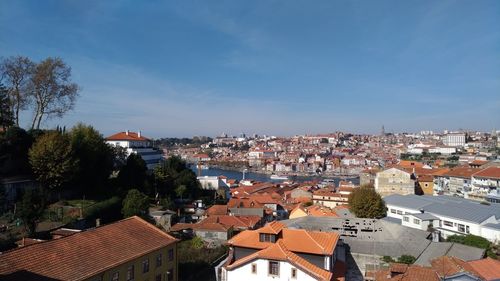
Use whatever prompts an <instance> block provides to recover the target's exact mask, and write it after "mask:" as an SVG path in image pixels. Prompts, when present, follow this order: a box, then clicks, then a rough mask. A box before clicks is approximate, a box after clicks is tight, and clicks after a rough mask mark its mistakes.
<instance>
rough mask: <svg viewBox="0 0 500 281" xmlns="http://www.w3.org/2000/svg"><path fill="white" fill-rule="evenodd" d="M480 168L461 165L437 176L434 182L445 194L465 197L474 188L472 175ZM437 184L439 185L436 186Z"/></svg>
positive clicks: (438, 189)
mask: <svg viewBox="0 0 500 281" xmlns="http://www.w3.org/2000/svg"><path fill="white" fill-rule="evenodd" d="M479 171H480V169H477V168H470V167H468V166H460V167H456V168H454V169H451V170H449V171H448V172H446V173H444V174H442V175H441V176H437V179H436V181H435V182H434V185H435V187H436V188H435V189H437V191H438V192H439V193H441V192H442V193H443V194H445V195H454V196H460V197H464V196H465V194H467V193H469V191H471V189H472V185H471V183H472V175H473V174H475V173H477V172H479ZM436 184H437V186H436Z"/></svg>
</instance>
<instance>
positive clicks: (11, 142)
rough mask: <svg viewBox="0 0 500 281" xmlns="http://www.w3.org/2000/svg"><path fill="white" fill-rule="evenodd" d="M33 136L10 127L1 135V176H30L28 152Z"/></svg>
mask: <svg viewBox="0 0 500 281" xmlns="http://www.w3.org/2000/svg"><path fill="white" fill-rule="evenodd" d="M32 144H33V136H32V135H31V134H29V133H28V132H26V131H25V130H23V129H21V128H18V127H10V128H9V129H7V131H6V132H5V134H3V135H0V175H3V176H11V175H29V174H31V166H30V163H29V159H28V151H29V149H30V147H31V145H32Z"/></svg>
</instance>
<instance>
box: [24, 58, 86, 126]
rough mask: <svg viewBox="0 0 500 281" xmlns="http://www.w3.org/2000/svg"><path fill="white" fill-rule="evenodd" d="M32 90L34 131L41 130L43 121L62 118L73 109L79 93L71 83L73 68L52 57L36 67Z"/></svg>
mask: <svg viewBox="0 0 500 281" xmlns="http://www.w3.org/2000/svg"><path fill="white" fill-rule="evenodd" d="M30 88H31V94H32V96H33V99H34V116H33V122H32V124H31V128H32V129H34V128H36V129H39V128H40V124H41V122H42V120H43V119H49V118H52V117H62V116H63V115H64V113H66V112H67V111H69V110H71V109H73V107H74V105H75V100H76V98H77V97H78V91H79V87H78V85H77V84H75V83H72V82H71V67H69V66H67V65H66V63H65V62H64V61H63V60H62V59H60V58H51V57H49V58H47V59H45V60H43V61H42V62H40V63H39V64H37V65H36V68H35V72H34V74H33V76H32V79H31V83H30Z"/></svg>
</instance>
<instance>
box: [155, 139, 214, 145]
mask: <svg viewBox="0 0 500 281" xmlns="http://www.w3.org/2000/svg"><path fill="white" fill-rule="evenodd" d="M211 141H212V139H211V138H209V137H193V138H192V139H190V138H162V139H159V140H157V143H158V144H159V145H161V146H165V147H174V146H179V145H192V146H196V147H198V146H200V145H202V144H205V143H208V142H211Z"/></svg>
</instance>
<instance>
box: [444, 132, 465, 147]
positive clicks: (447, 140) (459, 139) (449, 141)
mask: <svg viewBox="0 0 500 281" xmlns="http://www.w3.org/2000/svg"><path fill="white" fill-rule="evenodd" d="M443 143H444V145H447V146H453V147H457V146H459V147H462V146H464V145H465V134H464V133H450V134H446V135H445V136H444V138H443Z"/></svg>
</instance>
